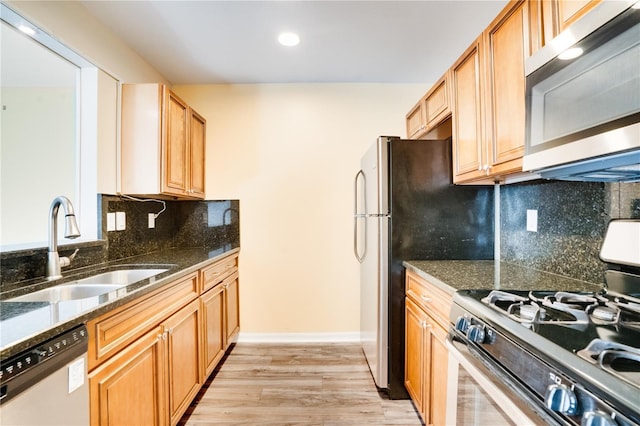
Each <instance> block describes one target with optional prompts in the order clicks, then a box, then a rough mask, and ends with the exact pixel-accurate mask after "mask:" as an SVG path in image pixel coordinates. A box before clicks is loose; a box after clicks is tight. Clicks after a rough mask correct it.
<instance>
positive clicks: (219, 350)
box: [200, 285, 227, 376]
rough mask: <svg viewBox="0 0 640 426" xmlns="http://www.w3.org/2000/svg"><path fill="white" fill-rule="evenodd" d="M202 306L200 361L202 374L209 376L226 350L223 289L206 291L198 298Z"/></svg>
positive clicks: (219, 286)
mask: <svg viewBox="0 0 640 426" xmlns="http://www.w3.org/2000/svg"><path fill="white" fill-rule="evenodd" d="M200 303H201V306H202V325H203V326H202V336H203V343H202V353H203V355H202V361H203V363H204V367H203V368H204V372H205V375H206V376H208V375H209V374H211V372H212V371H213V369H214V368H216V365H218V362H219V361H220V360H221V359H222V357H223V356H224V353H225V351H226V350H227V346H226V342H225V340H226V338H225V336H226V330H225V320H224V316H225V312H224V287H223V286H222V285H218V286H216V287H214V288H212V289H211V290H209V291H207V292H206V293H205V294H203V295H202V296H201V297H200Z"/></svg>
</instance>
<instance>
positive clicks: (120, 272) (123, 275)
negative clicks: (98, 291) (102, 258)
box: [63, 268, 168, 285]
mask: <svg viewBox="0 0 640 426" xmlns="http://www.w3.org/2000/svg"><path fill="white" fill-rule="evenodd" d="M166 271H168V269H166V268H158V269H117V270H115V271H109V272H103V273H101V274H98V275H92V276H90V277H87V278H82V279H80V280H77V281H73V283H77V284H92V285H95V284H124V285H129V284H133V283H135V282H138V281H140V280H144V279H145V278H149V277H153V276H154V275H158V274H161V273H163V272H166ZM63 285H64V284H63Z"/></svg>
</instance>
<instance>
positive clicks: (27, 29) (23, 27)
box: [18, 25, 36, 36]
mask: <svg viewBox="0 0 640 426" xmlns="http://www.w3.org/2000/svg"><path fill="white" fill-rule="evenodd" d="M18 29H19V30H20V31H22V32H23V33H25V34H28V35H30V36H32V35H35V34H36V31H35V30H34V29H33V28H31V27H27V26H26V25H18Z"/></svg>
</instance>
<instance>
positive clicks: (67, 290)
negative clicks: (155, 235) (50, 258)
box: [7, 268, 169, 302]
mask: <svg viewBox="0 0 640 426" xmlns="http://www.w3.org/2000/svg"><path fill="white" fill-rule="evenodd" d="M168 270H169V269H168V268H145V269H116V270H113V271H108V272H102V273H99V274H96V275H92V276H90V277H87V278H82V279H79V280H75V281H70V282H67V283H63V284H59V285H56V286H53V287H49V288H45V289H42V290H38V291H34V292H33V293H27V294H24V295H22V296H18V297H14V298H11V299H7V302H63V301H68V300H81V299H87V298H90V297H96V296H101V295H103V294H107V293H109V292H111V291H115V290H118V289H120V288H122V287H126V286H128V285H129V284H133V283H135V282H138V281H141V280H144V279H146V278H150V277H153V276H155V275H158V274H161V273H163V272H166V271H168Z"/></svg>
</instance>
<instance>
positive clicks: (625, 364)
mask: <svg viewBox="0 0 640 426" xmlns="http://www.w3.org/2000/svg"><path fill="white" fill-rule="evenodd" d="M577 353H578V355H579V356H581V357H582V358H584V359H586V360H588V361H591V362H592V363H594V364H596V363H597V364H598V365H599V366H600V368H602V369H604V370H606V371H608V372H610V373H611V374H614V375H616V376H618V377H620V378H621V379H623V380H626V381H628V382H630V383H632V384H634V385H636V386H638V385H640V349H638V348H634V347H631V346H627V345H623V344H621V343H616V342H607V341H604V340H602V339H593V340H592V341H591V343H589V345H588V346H587V347H586V348H584V349H582V350H580V351H578V352H577Z"/></svg>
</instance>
